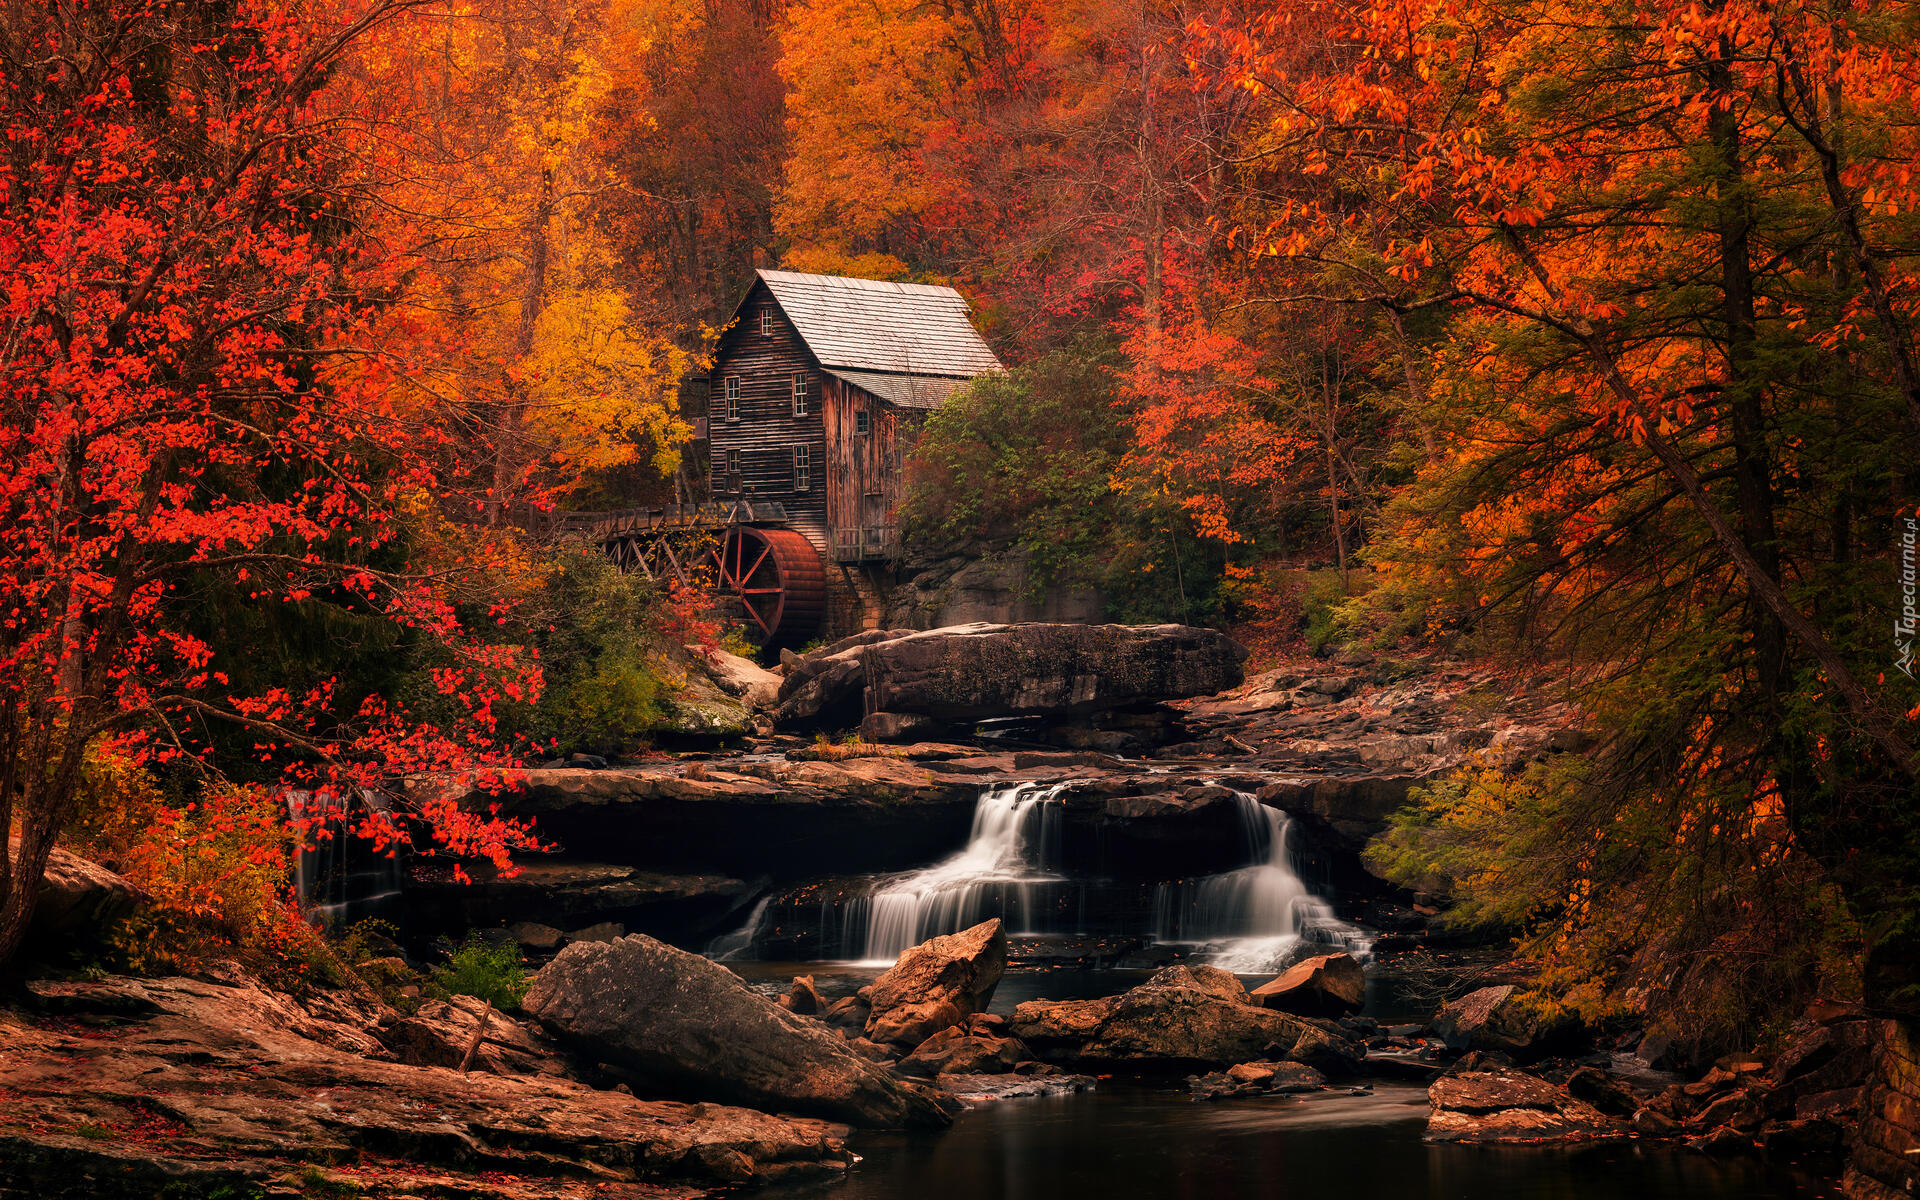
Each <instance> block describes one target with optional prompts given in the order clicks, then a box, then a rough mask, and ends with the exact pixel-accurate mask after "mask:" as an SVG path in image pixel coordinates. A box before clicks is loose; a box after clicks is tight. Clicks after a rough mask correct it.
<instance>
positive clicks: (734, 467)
mask: <svg viewBox="0 0 1920 1200" xmlns="http://www.w3.org/2000/svg"><path fill="white" fill-rule="evenodd" d="M739 473H740V452H739V451H738V450H729V451H727V474H729V475H738V474H739Z"/></svg>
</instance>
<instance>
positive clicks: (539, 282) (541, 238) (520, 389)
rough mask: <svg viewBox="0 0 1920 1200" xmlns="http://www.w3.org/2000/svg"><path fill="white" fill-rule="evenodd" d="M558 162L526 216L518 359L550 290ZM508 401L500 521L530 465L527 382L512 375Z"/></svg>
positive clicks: (496, 462)
mask: <svg viewBox="0 0 1920 1200" xmlns="http://www.w3.org/2000/svg"><path fill="white" fill-rule="evenodd" d="M553 192H554V188H553V168H552V167H542V168H541V169H540V195H539V198H538V200H536V201H535V203H534V207H533V215H532V216H531V217H530V218H529V219H528V221H527V268H526V274H525V276H524V277H523V279H522V281H521V289H520V326H519V329H518V330H517V331H516V332H515V334H514V339H513V357H514V361H515V362H516V363H518V362H520V361H522V360H524V359H525V358H526V357H527V355H528V354H530V353H531V352H532V351H533V335H534V331H535V329H536V328H537V327H538V325H539V321H540V313H541V311H542V308H543V306H544V304H545V299H546V294H547V262H548V259H549V257H550V256H551V254H552V241H553V239H552V229H553V210H554V196H553ZM506 390H507V403H506V405H505V406H504V408H503V410H502V411H501V414H500V427H499V429H498V431H497V434H496V436H497V439H498V442H499V444H498V445H497V446H495V447H494V457H493V488H492V490H491V492H490V493H489V494H488V496H487V524H489V525H493V526H498V525H500V524H501V523H502V519H503V516H504V513H505V511H506V510H505V506H506V499H507V496H508V494H509V493H511V492H512V491H514V490H515V486H514V485H515V484H516V483H517V482H518V476H519V474H520V471H521V469H522V468H523V467H524V466H525V465H526V462H525V455H524V453H523V447H522V445H521V439H522V435H523V431H524V429H525V426H526V421H527V394H526V387H525V385H524V384H522V383H520V382H519V381H517V380H512V379H509V380H508V381H507V384H506Z"/></svg>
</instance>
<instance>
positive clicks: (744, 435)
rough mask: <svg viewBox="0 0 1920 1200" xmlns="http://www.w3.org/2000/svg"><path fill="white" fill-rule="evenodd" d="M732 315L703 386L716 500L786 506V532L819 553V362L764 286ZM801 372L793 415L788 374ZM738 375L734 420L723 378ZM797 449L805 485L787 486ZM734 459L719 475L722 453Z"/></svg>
mask: <svg viewBox="0 0 1920 1200" xmlns="http://www.w3.org/2000/svg"><path fill="white" fill-rule="evenodd" d="M767 307H771V308H772V310H773V332H772V333H771V334H763V333H761V332H760V311H761V310H762V309H763V308H767ZM739 313H740V319H739V320H738V321H737V322H735V324H734V326H733V328H731V329H729V330H727V332H726V333H725V334H724V335H722V337H721V339H720V344H719V346H718V347H716V349H715V352H714V360H713V371H712V373H711V375H710V376H709V378H710V379H711V381H712V382H711V386H710V389H709V394H710V396H711V397H712V399H711V411H712V415H711V417H710V418H709V420H708V422H707V449H708V454H709V456H710V458H709V461H710V462H711V464H712V480H713V493H714V495H715V496H717V497H731V496H735V495H741V496H745V497H747V498H749V499H752V500H755V501H766V500H774V501H778V502H779V503H781V504H783V505H785V506H786V509H787V513H788V515H789V517H790V518H791V520H790V522H789V523H790V524H791V525H792V526H793V528H794V529H796V530H798V531H799V532H800V533H802V534H804V535H805V536H806V538H807V540H808V541H810V542H812V543H813V545H814V547H815V548H816V549H818V550H820V551H821V552H822V553H827V552H828V550H829V547H828V543H827V491H828V480H829V479H830V478H831V474H832V473H831V472H830V471H829V470H828V467H827V458H828V456H827V442H826V433H825V428H824V425H823V423H822V421H821V415H820V414H821V409H822V408H823V407H824V403H823V397H822V395H821V382H822V379H823V375H822V372H821V371H820V367H819V364H818V363H817V362H816V361H815V360H814V357H813V354H812V353H811V352H810V351H809V350H808V349H807V347H806V344H805V343H804V342H802V341H801V340H800V335H799V334H798V333H797V332H796V331H795V330H794V328H793V323H792V322H790V321H788V320H787V319H786V317H785V315H784V314H783V313H782V312H781V311H780V307H779V305H778V304H776V303H774V299H773V295H772V293H770V292H769V291H768V290H767V285H766V284H764V283H757V284H755V285H754V287H753V290H752V291H750V292H749V293H748V294H747V298H746V300H744V301H742V303H741V306H740V309H739ZM795 372H803V373H804V374H805V375H806V376H807V399H808V404H807V415H806V416H804V417H796V416H794V415H793V376H794V374H795ZM730 375H732V376H738V377H739V379H740V412H739V419H738V420H736V421H729V420H728V419H727V399H726V395H727V393H726V386H727V385H726V381H727V377H728V376H730ZM796 446H800V447H805V448H806V449H807V451H808V453H809V455H810V457H811V460H812V471H811V475H812V479H811V486H810V487H808V489H807V490H806V491H804V492H802V491H796V490H795V489H794V486H793V477H794V470H793V462H794V448H795V447H796ZM730 450H731V451H736V452H738V454H739V456H740V473H739V475H737V476H730V475H728V474H727V473H726V465H727V452H728V451H730Z"/></svg>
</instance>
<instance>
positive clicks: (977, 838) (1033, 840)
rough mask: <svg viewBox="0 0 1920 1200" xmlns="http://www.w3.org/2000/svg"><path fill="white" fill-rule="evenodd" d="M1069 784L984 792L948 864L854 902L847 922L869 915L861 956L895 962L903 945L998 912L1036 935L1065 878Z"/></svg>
mask: <svg viewBox="0 0 1920 1200" xmlns="http://www.w3.org/2000/svg"><path fill="white" fill-rule="evenodd" d="M1063 786H1064V785H1058V784H1056V785H1054V786H1051V787H1046V786H1042V785H1039V784H1032V783H1017V784H1014V785H1013V786H1011V787H1004V788H993V789H990V790H989V791H987V792H985V793H983V794H982V795H981V797H980V801H979V803H978V804H977V805H976V806H975V808H974V810H973V832H972V833H971V834H970V835H969V836H968V838H967V847H966V849H964V850H962V851H961V852H960V853H958V854H956V855H954V856H953V857H952V858H949V859H947V860H946V861H944V862H940V863H936V864H934V865H933V866H931V867H928V868H926V869H925V870H922V871H912V872H909V873H907V874H905V875H900V876H897V877H895V878H894V879H892V880H890V881H888V882H886V883H884V884H882V885H881V886H880V887H879V888H878V889H876V890H875V891H874V893H873V895H872V896H870V897H868V898H867V899H866V900H865V901H864V904H863V903H862V902H858V901H856V902H855V903H854V904H851V905H849V906H848V908H849V912H848V919H849V923H851V922H852V921H854V920H858V919H859V918H860V917H861V915H862V914H861V913H860V912H859V910H860V909H861V908H863V907H864V909H865V913H864V916H865V920H866V926H867V929H866V940H865V946H866V949H865V952H864V953H863V954H862V955H861V957H862V958H863V959H866V960H869V961H873V962H888V963H891V962H892V961H893V960H894V959H896V958H898V957H899V956H900V952H901V951H902V950H905V949H907V948H908V947H909V946H915V945H918V944H919V943H921V942H924V941H926V940H927V939H928V938H930V937H935V936H937V935H939V934H942V933H953V932H956V931H958V930H961V929H965V928H967V927H968V926H970V925H974V924H977V923H979V922H981V921H984V920H986V919H987V918H988V917H990V916H998V917H999V918H1000V919H1001V920H1003V921H1005V922H1006V924H1007V926H1008V929H1009V931H1010V932H1013V933H1016V934H1017V933H1025V932H1036V931H1037V929H1038V923H1037V921H1036V918H1037V917H1038V915H1039V906H1040V905H1041V904H1042V903H1043V902H1044V898H1045V895H1046V892H1047V890H1048V889H1049V886H1050V885H1054V884H1058V883H1061V882H1064V880H1065V876H1063V875H1060V874H1058V873H1057V872H1055V871H1053V870H1051V869H1050V867H1052V866H1053V865H1055V864H1057V862H1058V860H1059V850H1058V848H1059V844H1060V839H1059V825H1058V820H1057V818H1058V815H1059V807H1058V804H1057V803H1056V801H1057V799H1058V797H1059V794H1060V791H1061V788H1062V787H1063Z"/></svg>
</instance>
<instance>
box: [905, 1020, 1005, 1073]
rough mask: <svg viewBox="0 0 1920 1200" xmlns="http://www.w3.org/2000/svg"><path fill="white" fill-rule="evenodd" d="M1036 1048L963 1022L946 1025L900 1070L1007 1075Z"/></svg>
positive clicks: (920, 1046) (917, 1048) (908, 1059)
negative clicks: (970, 1028)
mask: <svg viewBox="0 0 1920 1200" xmlns="http://www.w3.org/2000/svg"><path fill="white" fill-rule="evenodd" d="M1032 1058H1033V1053H1032V1051H1030V1050H1028V1049H1027V1047H1026V1046H1025V1045H1024V1044H1022V1043H1021V1041H1020V1039H1018V1038H1009V1037H994V1036H993V1035H992V1034H988V1033H970V1032H968V1031H967V1029H966V1028H965V1027H963V1026H955V1027H953V1028H952V1029H943V1030H941V1031H940V1032H939V1033H936V1034H934V1035H933V1036H932V1037H930V1038H928V1039H927V1040H926V1041H924V1042H921V1043H920V1044H919V1045H918V1046H916V1047H915V1048H914V1051H913V1053H912V1054H909V1055H907V1056H906V1057H905V1058H903V1059H901V1060H900V1068H899V1069H900V1073H901V1074H903V1075H920V1076H925V1077H927V1078H932V1077H934V1076H936V1075H1005V1074H1007V1073H1009V1072H1011V1071H1012V1070H1013V1069H1014V1068H1015V1067H1018V1066H1019V1065H1020V1064H1021V1063H1023V1062H1028V1061H1031V1060H1032Z"/></svg>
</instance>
